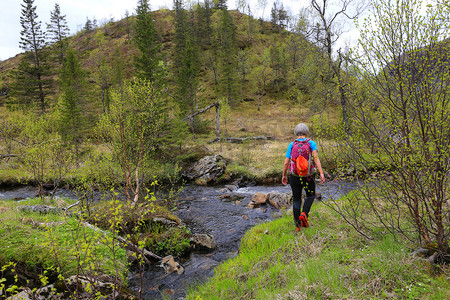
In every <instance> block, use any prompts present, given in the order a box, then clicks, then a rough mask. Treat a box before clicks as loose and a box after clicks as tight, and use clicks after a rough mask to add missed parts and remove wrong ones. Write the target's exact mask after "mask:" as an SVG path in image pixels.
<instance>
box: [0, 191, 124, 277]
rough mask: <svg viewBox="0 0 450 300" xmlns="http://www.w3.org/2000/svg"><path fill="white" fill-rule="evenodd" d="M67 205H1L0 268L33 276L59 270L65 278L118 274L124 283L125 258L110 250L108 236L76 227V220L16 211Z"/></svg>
mask: <svg viewBox="0 0 450 300" xmlns="http://www.w3.org/2000/svg"><path fill="white" fill-rule="evenodd" d="M69 204H71V202H70V201H64V200H58V201H56V200H48V199H44V200H38V199H31V200H26V201H25V202H23V201H22V202H21V203H20V204H19V203H14V202H2V203H1V206H2V207H4V208H5V207H6V212H3V213H2V214H1V219H2V223H1V226H0V232H1V234H2V239H1V241H0V249H1V251H0V265H2V266H3V265H6V264H7V263H8V262H10V261H14V262H15V263H20V264H21V265H23V266H25V267H26V268H28V269H29V270H36V273H37V272H38V270H39V269H40V268H44V269H49V268H53V267H59V272H61V274H62V275H63V276H65V277H67V276H70V275H73V274H76V273H77V272H80V270H83V271H82V272H84V273H85V274H90V275H94V272H101V273H104V274H109V275H116V271H118V272H119V274H117V275H118V276H120V278H121V279H122V280H124V279H125V277H124V276H126V270H127V264H126V254H125V251H124V250H123V249H120V247H117V248H116V249H115V250H114V247H112V248H111V246H112V245H113V243H114V242H113V240H112V239H111V235H109V233H100V232H98V231H96V230H94V229H91V228H89V227H84V226H80V220H77V218H75V217H65V216H64V215H62V214H55V215H52V214H49V215H43V214H40V213H38V212H24V211H22V210H20V209H19V206H23V205H52V206H54V207H65V206H67V205H69ZM114 260H115V261H114ZM116 268H117V269H116ZM36 276H37V274H36ZM20 284H26V283H25V282H21V283H20Z"/></svg>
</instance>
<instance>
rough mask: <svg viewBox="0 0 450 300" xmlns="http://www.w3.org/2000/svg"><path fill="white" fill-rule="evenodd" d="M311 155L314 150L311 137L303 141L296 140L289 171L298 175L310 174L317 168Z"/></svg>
mask: <svg viewBox="0 0 450 300" xmlns="http://www.w3.org/2000/svg"><path fill="white" fill-rule="evenodd" d="M311 156H312V151H311V146H310V145H309V139H305V140H303V141H298V140H295V141H294V145H293V146H292V150H291V163H290V164H289V171H290V172H291V173H292V174H294V175H297V176H310V175H311V174H312V173H313V172H314V170H315V167H314V163H313V161H312V160H311Z"/></svg>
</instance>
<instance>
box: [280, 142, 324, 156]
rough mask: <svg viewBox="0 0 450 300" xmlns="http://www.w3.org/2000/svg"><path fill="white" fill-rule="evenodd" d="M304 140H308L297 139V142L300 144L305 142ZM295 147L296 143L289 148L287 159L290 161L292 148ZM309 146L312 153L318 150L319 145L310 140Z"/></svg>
mask: <svg viewBox="0 0 450 300" xmlns="http://www.w3.org/2000/svg"><path fill="white" fill-rule="evenodd" d="M304 140H306V139H296V141H299V142H301V141H304ZM293 146H294V142H292V143H290V144H289V146H288V148H287V152H286V157H287V158H289V159H291V152H292V147H293ZM309 146H310V147H311V153H312V152H313V151H314V150H317V144H316V142H314V141H313V140H309Z"/></svg>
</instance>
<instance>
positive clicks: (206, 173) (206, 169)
mask: <svg viewBox="0 0 450 300" xmlns="http://www.w3.org/2000/svg"><path fill="white" fill-rule="evenodd" d="M225 169H226V161H225V159H224V158H223V157H222V156H221V155H219V154H216V155H213V156H205V157H203V158H202V159H200V160H199V161H198V162H196V163H195V164H194V165H193V166H191V167H190V168H189V169H188V171H187V172H186V173H185V176H186V177H187V178H188V179H190V180H199V181H204V182H205V183H210V182H212V181H215V180H216V179H217V178H219V177H220V176H222V174H223V173H224V172H225Z"/></svg>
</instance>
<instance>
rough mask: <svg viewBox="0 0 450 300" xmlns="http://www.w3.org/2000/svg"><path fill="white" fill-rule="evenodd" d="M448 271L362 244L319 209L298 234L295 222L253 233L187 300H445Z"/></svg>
mask: <svg viewBox="0 0 450 300" xmlns="http://www.w3.org/2000/svg"><path fill="white" fill-rule="evenodd" d="M449 271H450V270H449V268H448V267H447V266H432V265H430V264H429V263H428V262H425V261H422V260H420V259H418V258H414V257H412V255H411V251H410V250H409V248H408V247H407V245H405V244H402V243H401V242H399V241H396V240H394V239H393V238H392V236H390V235H384V236H383V237H382V238H381V239H379V240H374V241H369V240H365V239H363V238H362V237H361V236H360V235H358V234H357V233H356V232H355V231H354V230H352V229H350V228H349V226H348V225H347V224H346V223H344V222H343V221H342V220H341V219H340V218H339V217H338V216H337V215H336V214H335V213H334V212H333V211H332V210H331V209H330V208H329V207H327V206H325V205H323V204H321V203H316V204H315V205H314V206H313V209H312V212H311V214H310V227H309V228H303V229H302V231H301V232H300V233H297V232H296V231H295V227H294V225H293V221H292V215H291V214H285V215H284V216H283V217H282V218H280V219H277V220H275V221H273V222H270V223H264V224H260V225H258V226H256V227H254V228H253V229H252V230H250V231H249V232H248V233H247V234H246V235H245V237H244V238H243V240H242V242H241V246H240V252H239V255H238V256H237V257H236V258H234V259H232V260H229V261H226V262H224V263H223V264H221V265H220V266H219V267H217V269H216V272H215V276H214V277H213V278H211V279H210V280H209V281H208V282H207V283H206V284H204V285H202V286H200V287H198V288H192V289H191V290H190V291H189V294H188V297H187V299H392V298H400V299H448V298H449V297H450V282H449V274H450V272H449Z"/></svg>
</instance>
